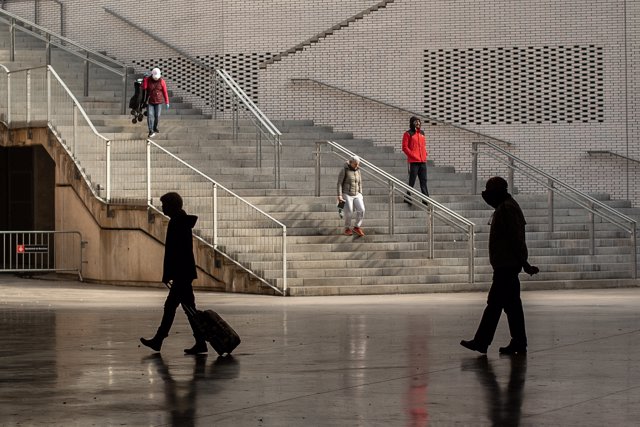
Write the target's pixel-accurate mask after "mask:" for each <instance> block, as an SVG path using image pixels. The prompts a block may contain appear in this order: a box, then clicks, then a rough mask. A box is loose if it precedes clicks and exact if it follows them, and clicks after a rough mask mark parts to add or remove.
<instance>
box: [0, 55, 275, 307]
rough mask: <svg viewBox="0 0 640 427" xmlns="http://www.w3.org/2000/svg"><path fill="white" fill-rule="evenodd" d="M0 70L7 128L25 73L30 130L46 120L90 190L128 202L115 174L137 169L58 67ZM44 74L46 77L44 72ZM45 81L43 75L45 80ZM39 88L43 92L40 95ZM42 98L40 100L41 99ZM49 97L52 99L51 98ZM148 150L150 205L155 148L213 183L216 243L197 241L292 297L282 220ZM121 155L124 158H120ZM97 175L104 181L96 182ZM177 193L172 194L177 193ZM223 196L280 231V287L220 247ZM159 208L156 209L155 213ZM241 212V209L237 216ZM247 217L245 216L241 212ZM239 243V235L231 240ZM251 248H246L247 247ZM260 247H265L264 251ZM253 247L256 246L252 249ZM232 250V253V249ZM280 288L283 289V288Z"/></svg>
mask: <svg viewBox="0 0 640 427" xmlns="http://www.w3.org/2000/svg"><path fill="white" fill-rule="evenodd" d="M0 70H2V71H4V73H0V75H1V76H4V77H5V78H4V79H3V78H0V112H2V103H3V102H6V103H7V114H6V116H5V117H6V119H5V120H4V121H5V123H6V124H7V127H11V126H12V124H13V122H14V119H13V117H12V116H11V114H10V113H9V112H10V111H11V104H12V99H13V98H14V97H16V93H15V92H16V90H13V92H12V87H13V85H12V81H13V80H15V79H13V80H12V76H13V75H20V74H25V75H26V76H27V78H26V84H25V85H24V86H23V87H20V89H21V92H22V93H21V95H22V96H21V99H24V100H25V101H26V117H27V119H26V121H25V123H24V125H25V126H27V127H30V126H32V125H33V123H34V122H35V121H45V120H46V122H47V124H48V127H49V128H50V129H51V130H52V132H53V133H54V134H55V135H56V136H57V138H58V141H59V142H60V143H61V144H62V146H63V148H64V149H65V150H66V151H67V152H68V153H69V155H70V156H71V158H72V159H73V160H74V162H75V164H76V165H77V167H78V170H79V171H80V173H81V174H82V177H83V178H84V179H85V181H86V182H87V183H88V185H89V188H91V191H92V192H93V194H94V196H95V197H96V198H98V199H100V200H102V201H103V202H105V203H111V202H112V200H113V199H115V198H123V199H127V194H128V193H127V191H126V190H124V189H123V190H120V189H118V190H117V192H116V193H115V194H114V191H113V190H114V189H113V182H112V171H113V170H119V171H124V172H125V173H127V172H131V173H134V172H136V171H137V170H131V169H127V166H126V165H120V163H124V162H126V161H127V160H129V159H118V160H115V159H112V151H113V145H114V144H120V143H121V142H122V141H112V140H109V139H108V138H106V137H105V136H103V135H101V134H100V133H99V132H98V131H97V130H96V128H95V126H94V125H93V123H92V122H91V119H90V118H89V116H88V115H87V114H86V112H85V111H84V109H83V108H82V106H81V105H80V103H79V102H78V100H77V98H76V97H75V96H74V95H73V93H71V91H70V90H69V88H68V87H67V85H66V84H65V83H64V81H63V80H62V79H61V78H60V77H59V76H58V74H57V73H56V72H55V70H54V69H53V67H51V66H42V67H36V68H33V69H26V70H16V71H9V70H8V68H7V67H5V66H3V65H1V64H0ZM34 70H36V71H37V70H42V71H43V72H46V77H44V78H43V80H45V83H44V84H41V85H39V86H37V85H36V86H33V85H32V84H31V79H30V78H28V77H29V76H30V75H31V73H33V72H34ZM43 74H44V73H43ZM41 78H42V76H41ZM38 89H40V91H41V92H42V93H38ZM3 92H5V93H6V94H7V97H6V98H5V97H3V96H2V95H3ZM34 96H35V97H37V98H36V99H40V98H42V99H41V102H38V104H40V103H42V104H45V105H46V106H47V108H46V112H44V111H39V110H38V111H37V112H36V111H35V108H34V105H36V102H34V101H32V98H33V97H34ZM38 97H39V98H38ZM45 98H46V99H45ZM34 112H36V113H39V114H40V116H38V115H37V114H34ZM141 142H142V144H138V145H137V147H139V148H137V150H138V151H139V153H138V154H142V156H144V155H145V154H144V153H145V150H144V148H142V147H144V141H141ZM146 144H147V149H146V165H147V178H146V188H147V202H148V204H149V206H150V207H151V208H154V207H153V206H152V203H151V202H152V200H151V188H152V187H151V186H152V182H151V170H152V167H154V165H153V160H152V156H151V153H150V148H151V147H153V148H154V149H155V150H157V151H159V152H162V153H163V155H164V156H166V157H168V158H171V159H173V160H174V161H175V162H177V164H178V165H179V166H180V168H181V170H182V171H187V172H188V173H194V174H196V175H197V176H199V177H200V178H201V179H203V180H205V181H208V182H209V183H211V185H212V186H213V192H214V196H213V201H212V203H213V205H214V213H213V223H212V224H213V225H212V233H213V239H212V241H211V242H207V241H206V239H203V238H201V237H200V236H197V235H196V236H197V237H198V238H200V240H202V241H203V242H206V243H207V244H208V245H210V246H211V247H212V248H213V249H214V250H215V251H216V252H218V253H220V254H221V255H222V256H224V257H226V258H228V259H230V260H232V261H233V262H234V263H235V264H236V265H238V266H239V267H241V268H243V269H244V270H245V271H246V272H247V273H249V274H250V275H252V276H253V277H255V278H256V279H257V280H259V281H260V282H262V283H264V284H266V285H268V286H270V287H272V288H273V289H274V290H276V291H277V292H279V293H281V294H283V295H286V293H287V252H286V250H287V249H286V226H285V225H284V224H282V223H281V222H279V221H277V220H276V219H274V218H273V217H271V216H270V215H268V214H266V213H265V212H264V211H262V210H261V209H259V208H257V207H256V206H254V205H252V204H251V203H249V202H248V201H247V200H245V199H243V198H241V197H239V196H238V195H237V194H235V193H233V192H231V191H230V190H228V189H227V188H225V187H224V186H221V185H220V184H218V183H217V182H215V181H214V180H213V179H211V178H210V177H208V176H207V175H205V174H204V173H202V172H201V171H199V170H197V169H196V168H194V167H192V166H190V165H189V164H188V163H186V162H185V161H183V160H182V159H180V158H179V157H177V156H175V155H174V154H172V153H170V152H168V151H167V150H165V149H164V148H162V147H160V146H159V145H157V144H155V143H154V142H153V141H151V140H147V141H146ZM135 147H136V146H135V145H134V146H133V147H130V146H128V148H132V150H131V153H130V154H131V155H132V156H135V155H136V154H137V153H136V152H135V151H136V148H135ZM118 154H121V153H118ZM155 169H156V170H158V171H159V173H160V174H161V173H162V172H163V167H162V166H161V165H160V166H157V167H156V168H155ZM96 176H97V177H98V178H96ZM101 184H104V185H105V186H106V196H104V197H103V196H101V195H100V191H101V189H102V185H101ZM173 190H175V189H171V190H167V191H173ZM132 191H133V192H134V194H137V192H136V191H135V190H132ZM217 192H224V193H225V196H226V197H227V198H229V199H232V200H234V203H237V204H240V205H242V206H243V209H244V210H245V212H246V211H249V212H252V214H251V215H253V217H259V218H260V219H261V220H262V221H266V222H267V223H269V224H271V225H270V227H271V228H272V229H279V230H280V231H279V232H278V233H276V234H277V239H279V240H278V241H279V242H280V243H274V242H275V241H270V242H269V245H271V246H272V247H273V246H276V245H277V246H278V248H277V249H276V252H277V253H279V254H280V255H281V258H280V268H279V271H280V272H281V276H280V277H279V278H277V279H276V280H275V282H274V283H275V284H274V283H270V282H269V281H268V280H266V279H264V278H263V277H261V276H260V275H259V274H258V273H257V272H254V271H252V270H251V269H250V268H248V267H246V266H244V265H242V264H241V263H240V262H238V261H237V260H236V259H234V256H233V253H231V252H233V251H232V249H233V248H234V247H235V246H234V242H233V239H228V240H229V243H228V244H227V245H225V247H224V248H223V247H222V246H221V245H219V244H218V241H219V240H220V238H219V236H218V234H219V232H220V227H218V226H217V224H218V222H219V220H218V218H217V216H216V208H215V206H216V204H217V203H218V199H219V198H217V197H216V193H217ZM154 209H155V208H154ZM237 212H240V211H239V210H238V211H236V212H235V213H237ZM240 213H242V212H240ZM249 219H251V218H249ZM234 220H242V218H241V217H237V218H234ZM231 237H232V238H233V236H231ZM245 247H246V245H245ZM258 247H259V246H258ZM252 248H253V247H252ZM230 249H231V250H230ZM278 283H279V285H278Z"/></svg>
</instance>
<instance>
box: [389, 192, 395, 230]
mask: <svg viewBox="0 0 640 427" xmlns="http://www.w3.org/2000/svg"><path fill="white" fill-rule="evenodd" d="M395 187H396V186H395V183H394V182H393V181H391V180H389V234H391V235H392V236H393V235H394V234H395V231H396V227H395V222H396V205H395V203H393V196H394V193H395Z"/></svg>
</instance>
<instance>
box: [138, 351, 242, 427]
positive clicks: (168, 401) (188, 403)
mask: <svg viewBox="0 0 640 427" xmlns="http://www.w3.org/2000/svg"><path fill="white" fill-rule="evenodd" d="M207 359H208V355H207V354H198V355H196V356H195V357H194V363H193V372H192V375H191V378H189V379H187V380H176V379H174V376H173V375H172V374H171V371H170V369H169V366H168V364H167V363H166V362H165V361H164V359H163V358H162V354H161V353H154V354H151V355H149V356H146V357H145V358H143V359H142V361H143V363H147V364H148V365H149V366H150V367H152V368H154V369H155V371H156V372H157V373H158V375H159V376H160V378H161V379H162V380H163V382H164V393H165V405H166V408H167V412H168V415H169V419H170V425H171V426H175V427H177V426H180V427H192V426H195V425H196V424H195V420H196V417H197V416H196V409H197V406H198V400H197V398H198V396H197V395H198V390H201V389H202V387H201V386H200V385H201V384H202V383H203V382H205V381H206V382H207V386H206V387H205V388H206V395H207V397H210V396H211V395H212V394H213V393H215V392H216V387H215V384H211V383H212V382H214V381H215V380H216V379H228V378H236V377H237V376H238V374H239V364H238V363H237V361H236V360H235V359H234V358H233V357H232V356H227V357H218V358H217V359H216V360H215V361H214V362H213V363H212V364H211V367H210V369H209V370H208V371H207Z"/></svg>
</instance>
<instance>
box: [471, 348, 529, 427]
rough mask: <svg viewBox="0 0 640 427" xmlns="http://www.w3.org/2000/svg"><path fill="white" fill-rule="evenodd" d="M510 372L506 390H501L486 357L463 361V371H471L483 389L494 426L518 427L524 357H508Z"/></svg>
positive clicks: (524, 365)
mask: <svg viewBox="0 0 640 427" xmlns="http://www.w3.org/2000/svg"><path fill="white" fill-rule="evenodd" d="M509 359H510V363H511V371H510V374H509V384H508V385H507V389H506V390H504V391H503V390H501V388H500V385H499V384H498V381H497V378H496V374H495V372H494V370H493V367H492V366H491V362H490V361H489V360H488V359H487V357H486V356H481V357H477V358H475V359H473V360H471V361H465V362H464V364H463V370H467V369H473V370H474V371H475V373H476V375H477V377H478V380H479V381H480V384H482V386H483V387H484V389H485V397H486V401H487V410H488V413H489V418H490V419H491V424H492V425H494V426H517V425H520V418H521V416H522V401H523V395H524V392H523V391H524V383H525V377H526V372H527V358H526V356H512V357H509Z"/></svg>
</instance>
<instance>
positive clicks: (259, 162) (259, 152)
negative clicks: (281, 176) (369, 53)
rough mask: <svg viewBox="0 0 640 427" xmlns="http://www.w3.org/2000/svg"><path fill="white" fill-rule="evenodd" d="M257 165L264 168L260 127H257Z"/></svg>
mask: <svg viewBox="0 0 640 427" xmlns="http://www.w3.org/2000/svg"><path fill="white" fill-rule="evenodd" d="M256 167H257V168H262V139H261V138H260V129H258V128H256Z"/></svg>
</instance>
